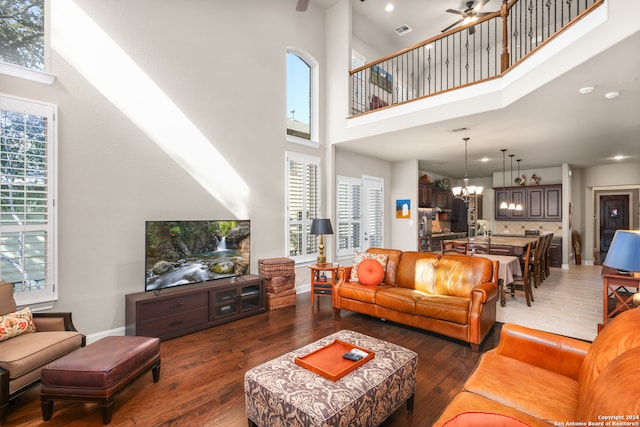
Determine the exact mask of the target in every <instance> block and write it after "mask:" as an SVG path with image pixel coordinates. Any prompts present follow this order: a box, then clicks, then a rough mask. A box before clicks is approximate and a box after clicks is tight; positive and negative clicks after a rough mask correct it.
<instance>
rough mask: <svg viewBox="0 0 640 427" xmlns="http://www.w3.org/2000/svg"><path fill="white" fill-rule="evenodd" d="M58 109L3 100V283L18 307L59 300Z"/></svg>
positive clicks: (0, 262) (0, 243)
mask: <svg viewBox="0 0 640 427" xmlns="http://www.w3.org/2000/svg"><path fill="white" fill-rule="evenodd" d="M54 113H55V106H52V105H44V104H38V103H32V102H28V101H23V100H18V99H14V98H0V280H3V281H7V282H11V283H13V284H14V291H15V298H16V302H17V303H18V305H24V304H32V303H37V302H43V301H50V300H52V299H55V297H56V295H57V290H56V287H55V284H56V277H55V276H56V269H55V262H54V260H55V251H54V248H55V237H56V236H55V235H54V231H55V207H54V189H55V185H54V181H55V180H54V173H53V170H54V164H55V156H54V153H55V150H54V144H53V143H52V141H53V140H54V138H53V136H54V135H55V132H54V131H53V128H54V117H55V116H54Z"/></svg>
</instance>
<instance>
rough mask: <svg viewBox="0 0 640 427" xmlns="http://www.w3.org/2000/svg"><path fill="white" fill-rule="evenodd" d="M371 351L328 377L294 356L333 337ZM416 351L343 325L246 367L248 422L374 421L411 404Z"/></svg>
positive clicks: (347, 423)
mask: <svg viewBox="0 0 640 427" xmlns="http://www.w3.org/2000/svg"><path fill="white" fill-rule="evenodd" d="M336 339H338V340H341V341H345V342H348V343H350V344H354V345H356V346H359V347H363V348H366V349H369V350H372V351H373V352H375V357H374V358H373V359H372V360H370V361H368V362H366V363H365V364H364V365H362V366H361V367H359V368H357V369H356V370H355V371H353V372H351V373H349V374H347V375H345V376H344V377H342V378H340V379H339V380H338V381H336V382H333V381H330V380H328V379H325V378H324V377H322V376H320V375H318V374H315V373H313V372H312V371H310V370H307V369H305V368H303V367H301V366H298V365H297V364H296V363H295V362H294V358H295V357H297V356H305V355H307V354H309V353H311V352H312V351H314V350H317V349H319V348H321V347H323V346H325V345H327V344H329V343H331V342H332V341H333V340H336ZM417 366H418V355H417V354H416V353H414V352H413V351H411V350H408V349H406V348H404V347H400V346H399V345H395V344H392V343H389V342H386V341H382V340H379V339H377V338H372V337H369V336H367V335H363V334H361V333H358V332H354V331H347V330H343V331H340V332H336V333H335V334H332V335H329V336H327V337H325V338H323V339H321V340H318V341H316V342H314V343H312V344H309V345H307V346H304V347H302V348H300V349H298V350H295V351H292V352H290V353H287V354H285V355H283V356H280V357H278V358H277V359H274V360H272V361H270V362H267V363H264V364H262V365H259V366H256V367H255V368H253V369H251V370H249V371H247V373H246V374H245V377H244V391H245V398H246V404H247V418H248V419H249V425H250V426H251V425H258V426H301V427H302V426H305V427H306V426H377V425H380V424H381V423H382V422H383V421H384V420H385V419H386V418H387V417H389V415H391V414H392V413H393V412H394V411H395V410H396V409H398V408H399V407H400V406H401V405H402V404H403V403H404V402H407V410H409V411H411V410H412V409H413V396H414V394H415V389H416V368H417Z"/></svg>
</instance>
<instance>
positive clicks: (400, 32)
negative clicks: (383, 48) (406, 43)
mask: <svg viewBox="0 0 640 427" xmlns="http://www.w3.org/2000/svg"><path fill="white" fill-rule="evenodd" d="M411 31H413V28H411V27H410V26H408V25H407V24H404V25H400V26H399V27H398V28H396V29H395V32H396V33H397V34H398V35H399V36H404V35H405V34H407V33H410V32H411Z"/></svg>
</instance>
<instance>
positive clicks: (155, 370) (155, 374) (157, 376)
mask: <svg viewBox="0 0 640 427" xmlns="http://www.w3.org/2000/svg"><path fill="white" fill-rule="evenodd" d="M151 373H152V374H153V382H154V383H157V382H158V381H160V360H158V363H156V364H155V365H153V367H152V368H151Z"/></svg>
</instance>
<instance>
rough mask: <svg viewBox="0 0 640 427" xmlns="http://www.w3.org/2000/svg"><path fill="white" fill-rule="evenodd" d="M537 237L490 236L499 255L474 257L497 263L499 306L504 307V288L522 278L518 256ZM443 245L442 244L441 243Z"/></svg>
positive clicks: (460, 241) (493, 247)
mask: <svg viewBox="0 0 640 427" xmlns="http://www.w3.org/2000/svg"><path fill="white" fill-rule="evenodd" d="M539 238H540V237H539V236H524V235H514V236H491V249H490V251H493V250H496V251H498V250H500V253H499V254H492V253H489V254H479V253H475V254H474V256H483V257H485V258H489V259H492V260H497V261H499V263H500V265H499V266H498V291H499V293H500V305H501V306H502V307H504V306H505V305H506V302H507V300H506V298H505V288H506V286H507V285H508V284H510V283H511V282H513V278H514V277H521V276H522V267H521V266H520V256H522V255H523V254H524V253H525V252H526V250H527V245H528V244H529V243H533V242H536V241H538V239H539ZM451 240H452V241H454V242H458V243H465V242H467V239H451ZM443 244H444V242H443Z"/></svg>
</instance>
